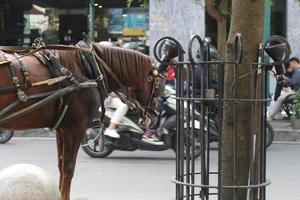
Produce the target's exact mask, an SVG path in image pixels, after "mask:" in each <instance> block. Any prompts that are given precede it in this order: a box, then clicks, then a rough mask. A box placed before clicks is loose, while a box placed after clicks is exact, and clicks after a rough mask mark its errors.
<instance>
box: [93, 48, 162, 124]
mask: <svg viewBox="0 0 300 200" xmlns="http://www.w3.org/2000/svg"><path fill="white" fill-rule="evenodd" d="M94 55H95V58H96V59H97V60H98V61H99V63H100V64H101V65H102V66H103V68H104V70H105V71H106V72H107V73H108V75H109V76H110V77H111V78H112V79H113V80H114V81H115V82H116V84H117V85H118V86H119V87H120V88H125V92H124V93H125V96H126V97H124V96H122V95H121V94H120V93H119V91H117V90H114V91H113V92H114V93H115V94H116V95H117V96H118V97H119V98H120V99H121V101H122V102H123V103H125V104H127V105H128V106H129V107H130V108H131V109H132V110H133V111H134V112H136V113H138V114H139V116H140V117H141V118H144V119H145V120H146V121H147V120H149V113H148V111H147V110H146V109H145V108H144V107H143V106H142V105H141V104H140V102H139V101H137V100H136V98H134V96H133V95H132V94H131V92H130V91H129V90H128V88H127V87H125V86H124V85H123V84H122V82H121V81H120V79H119V78H118V77H117V76H116V74H115V73H114V72H113V71H112V70H111V68H110V67H109V66H108V65H107V64H106V63H105V62H104V61H103V60H102V59H101V58H100V57H99V56H98V55H97V54H96V53H94ZM147 80H148V82H151V81H153V84H152V88H151V94H150V96H149V98H148V100H147V107H148V108H149V107H151V104H152V103H153V101H154V100H155V97H156V96H157V94H158V91H159V87H160V84H161V82H162V80H164V76H163V75H162V74H160V73H159V72H158V70H157V69H155V68H153V69H152V72H150V75H149V76H148V77H147ZM156 114H157V113H156ZM145 126H147V124H146V125H145Z"/></svg>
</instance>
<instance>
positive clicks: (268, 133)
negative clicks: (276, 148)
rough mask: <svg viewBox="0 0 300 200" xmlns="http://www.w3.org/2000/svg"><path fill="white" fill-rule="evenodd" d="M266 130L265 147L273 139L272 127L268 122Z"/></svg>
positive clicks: (269, 144)
mask: <svg viewBox="0 0 300 200" xmlns="http://www.w3.org/2000/svg"><path fill="white" fill-rule="evenodd" d="M266 126H267V130H266V148H268V147H269V146H271V144H272V143H273V140H274V129H273V127H272V126H271V124H270V123H269V122H267V123H266Z"/></svg>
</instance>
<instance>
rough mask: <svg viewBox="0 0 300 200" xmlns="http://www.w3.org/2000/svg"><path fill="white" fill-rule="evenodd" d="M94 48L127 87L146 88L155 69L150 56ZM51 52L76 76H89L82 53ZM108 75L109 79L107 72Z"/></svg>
mask: <svg viewBox="0 0 300 200" xmlns="http://www.w3.org/2000/svg"><path fill="white" fill-rule="evenodd" d="M93 47H94V48H95V50H96V53H97V54H98V56H99V57H100V58H101V59H102V60H103V61H104V62H105V63H106V64H107V65H108V66H109V67H110V68H111V69H112V71H113V72H114V73H115V74H116V76H117V77H118V78H119V79H120V81H121V82H122V83H123V84H124V85H125V86H128V87H134V88H136V89H139V88H142V87H143V86H144V84H145V83H146V81H147V77H148V75H149V73H150V72H151V70H152V69H153V65H152V62H151V58H150V57H149V56H146V55H144V54H142V53H139V52H136V51H133V50H128V49H122V48H117V47H108V46H103V45H99V44H97V43H93ZM51 52H52V53H53V54H54V56H55V57H57V58H58V60H59V61H60V64H61V65H63V66H64V67H67V68H68V69H70V70H71V71H72V72H73V73H75V75H77V76H79V77H80V75H81V74H82V75H83V76H87V74H86V70H85V66H84V63H83V61H82V59H81V56H80V52H78V51H68V50H51ZM106 75H107V76H108V77H109V74H108V73H107V72H106ZM87 78H90V79H92V78H95V77H87ZM110 78H111V77H110Z"/></svg>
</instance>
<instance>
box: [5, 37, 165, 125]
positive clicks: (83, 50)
mask: <svg viewBox="0 0 300 200" xmlns="http://www.w3.org/2000/svg"><path fill="white" fill-rule="evenodd" d="M51 49H52V50H72V51H79V52H80V54H81V58H82V61H83V63H84V65H85V67H86V71H87V76H88V78H90V79H92V80H93V81H95V82H96V83H97V87H98V91H99V93H100V97H101V109H102V116H101V120H103V118H104V114H105V108H104V100H105V98H106V97H107V93H108V88H107V79H106V76H105V72H106V73H107V74H108V75H109V76H110V77H111V78H112V79H113V80H114V81H115V82H116V83H117V84H118V85H119V86H120V87H121V88H125V87H124V86H123V84H122V82H121V81H120V80H119V78H118V77H117V76H116V75H115V73H114V72H113V71H112V70H111V68H110V67H109V66H108V65H107V64H106V63H105V62H104V61H103V60H102V59H101V58H100V57H99V56H98V55H97V54H96V52H95V50H94V48H93V46H92V44H91V42H90V41H89V40H88V39H87V37H86V36H85V37H84V39H83V40H82V41H80V42H78V44H77V45H76V46H65V45H45V44H44V43H43V42H42V41H40V40H37V41H35V43H34V44H33V47H32V48H17V47H9V46H4V47H3V46H0V54H1V55H2V56H3V57H4V58H5V61H2V62H0V66H1V65H4V64H8V68H9V71H10V74H11V77H12V80H13V83H14V86H10V87H5V88H0V95H1V94H7V93H14V92H16V93H17V96H18V100H19V102H27V100H28V99H34V98H41V97H42V96H43V95H33V96H30V97H28V96H27V95H26V94H25V92H24V90H28V89H30V88H31V87H34V86H38V85H44V84H48V85H51V84H57V86H58V88H57V91H56V93H55V92H53V94H52V93H51V94H52V96H55V97H56V98H57V95H55V94H59V93H60V94H65V93H66V94H67V92H62V91H61V90H62V89H61V84H60V82H61V81H63V80H66V79H67V80H69V81H70V82H71V84H72V85H73V86H74V87H73V89H72V88H71V87H69V88H70V89H69V90H67V88H64V89H65V90H64V91H74V89H76V88H77V89H80V88H82V85H83V84H81V83H79V81H78V80H77V79H76V78H75V77H74V75H73V74H72V72H71V71H69V70H68V69H67V68H65V67H64V66H62V65H61V64H60V63H59V61H58V60H57V59H56V58H55V57H54V55H52V53H51V52H50V51H47V50H51ZM4 51H5V52H10V53H13V55H14V56H15V59H11V60H9V59H8V58H7V56H6V53H5V52H4ZM18 53H21V54H18ZM28 55H35V56H36V57H37V58H38V59H39V60H40V61H41V62H42V63H44V64H45V65H47V66H48V68H49V71H50V72H51V74H52V76H53V79H49V80H45V81H41V82H38V83H32V82H31V81H30V79H29V73H28V70H27V68H26V66H25V65H24V62H23V60H22V58H23V57H25V56H28ZM15 61H18V63H19V65H20V67H21V72H22V74H23V77H24V83H23V84H21V83H20V81H19V79H18V77H17V74H16V70H15V67H14V64H13V62H15ZM150 79H151V80H150ZM161 79H163V76H161V75H160V74H159V73H158V72H157V71H156V70H155V69H154V70H153V74H151V75H150V76H149V77H148V81H152V80H153V86H152V92H151V95H150V97H149V99H148V104H150V103H151V101H152V100H153V98H154V96H155V93H156V92H157V90H158V88H159V84H160V80H161ZM88 85H89V83H87V84H85V85H84V87H88ZM90 85H91V87H93V84H92V82H90ZM114 92H115V93H116V95H117V96H118V97H119V98H120V99H121V100H122V101H123V102H124V103H126V104H127V105H128V106H130V107H131V108H132V109H133V110H135V111H136V112H138V113H139V115H140V116H141V117H146V116H147V114H148V113H147V112H146V110H145V109H144V108H143V107H142V106H141V104H140V103H139V102H138V101H137V100H136V99H134V98H132V96H131V94H130V93H129V92H127V94H126V95H127V97H129V98H124V97H123V96H122V95H120V93H119V92H118V91H114ZM45 95H46V94H45ZM45 95H44V96H45ZM49 95H50V93H49ZM44 96H43V97H44ZM48 97H49V96H48ZM58 98H59V100H60V102H59V105H58V117H57V120H56V123H55V124H54V126H53V129H56V128H58V127H59V125H60V123H61V121H62V119H63V118H64V115H65V114H66V112H67V109H68V103H69V99H70V98H69V99H68V100H67V101H64V99H63V95H60V96H59V97H58ZM50 100H51V98H49V101H50ZM44 103H45V102H44ZM36 104H38V103H36ZM40 104H41V103H40ZM40 104H39V105H40ZM12 105H18V102H14V103H12V104H11V106H12ZM34 105H35V104H33V105H32V106H30V108H32V109H33V108H34ZM148 106H149V105H148ZM10 109H11V108H9V109H8V108H7V109H6V108H5V109H3V111H0V124H1V123H2V122H3V121H7V120H9V119H11V118H15V117H16V115H17V114H18V113H22V114H24V113H27V112H30V109H27V108H26V109H23V110H21V111H19V112H17V113H13V114H11V115H10V116H5V117H4V120H2V119H1V118H3V116H4V115H5V114H6V113H7V112H8V111H9V110H10Z"/></svg>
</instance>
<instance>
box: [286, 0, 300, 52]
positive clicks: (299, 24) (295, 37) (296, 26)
mask: <svg viewBox="0 0 300 200" xmlns="http://www.w3.org/2000/svg"><path fill="white" fill-rule="evenodd" d="M299 19H300V3H299V2H298V1H297V0H287V38H288V40H289V43H290V45H291V48H292V54H293V55H294V56H298V57H300V20H299Z"/></svg>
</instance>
